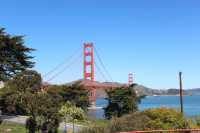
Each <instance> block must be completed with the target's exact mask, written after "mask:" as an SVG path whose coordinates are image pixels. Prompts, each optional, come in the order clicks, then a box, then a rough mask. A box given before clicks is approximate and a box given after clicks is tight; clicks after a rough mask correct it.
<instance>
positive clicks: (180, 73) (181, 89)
mask: <svg viewBox="0 0 200 133" xmlns="http://www.w3.org/2000/svg"><path fill="white" fill-rule="evenodd" d="M179 82H180V104H181V113H183V83H182V72H179Z"/></svg>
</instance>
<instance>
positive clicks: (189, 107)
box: [88, 95, 200, 119]
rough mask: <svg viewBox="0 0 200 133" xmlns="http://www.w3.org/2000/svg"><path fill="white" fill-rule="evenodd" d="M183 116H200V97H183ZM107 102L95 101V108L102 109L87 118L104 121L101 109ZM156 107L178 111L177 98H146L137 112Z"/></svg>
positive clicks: (90, 113)
mask: <svg viewBox="0 0 200 133" xmlns="http://www.w3.org/2000/svg"><path fill="white" fill-rule="evenodd" d="M183 103H184V114H185V115H186V116H187V117H194V116H198V115H199V116H200V95H194V96H184V98H183ZM107 104H108V102H107V101H106V100H105V99H103V98H99V99H97V101H96V106H97V107H102V108H101V109H96V110H90V111H89V113H88V114H89V116H90V117H92V118H99V119H104V118H105V117H104V110H103V107H106V106H107ZM158 107H168V108H175V109H177V110H178V109H180V100H179V96H147V97H146V98H144V99H142V102H141V103H140V104H139V110H140V111H142V110H145V109H150V108H158Z"/></svg>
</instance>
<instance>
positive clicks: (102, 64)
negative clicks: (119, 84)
mask: <svg viewBox="0 0 200 133" xmlns="http://www.w3.org/2000/svg"><path fill="white" fill-rule="evenodd" d="M94 50H95V53H96V55H97V58H98V60H99V61H100V63H101V66H102V67H103V69H104V71H105V73H106V74H107V75H108V77H109V78H110V80H111V81H112V82H113V78H112V76H111V75H110V73H109V72H108V71H107V69H106V67H105V65H104V63H103V61H102V60H101V57H100V55H99V53H98V51H97V49H96V47H94Z"/></svg>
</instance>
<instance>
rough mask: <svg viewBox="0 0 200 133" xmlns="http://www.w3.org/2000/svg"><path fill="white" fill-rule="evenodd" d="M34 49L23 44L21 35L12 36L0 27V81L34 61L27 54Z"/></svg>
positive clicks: (28, 66)
mask: <svg viewBox="0 0 200 133" xmlns="http://www.w3.org/2000/svg"><path fill="white" fill-rule="evenodd" d="M33 50H34V49H32V48H28V47H26V46H25V45H24V37H23V36H12V35H10V34H8V33H6V32H5V29H4V28H0V81H6V80H8V79H10V78H11V77H14V76H15V75H16V74H18V73H20V72H21V71H24V70H26V69H27V68H32V67H33V65H34V62H32V61H31V59H32V58H33V57H32V56H30V55H29V53H30V52H32V51H33Z"/></svg>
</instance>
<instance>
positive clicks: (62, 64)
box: [42, 48, 80, 78]
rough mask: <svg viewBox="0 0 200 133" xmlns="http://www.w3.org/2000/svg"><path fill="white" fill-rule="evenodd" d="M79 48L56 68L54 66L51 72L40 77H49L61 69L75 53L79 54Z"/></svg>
mask: <svg viewBox="0 0 200 133" xmlns="http://www.w3.org/2000/svg"><path fill="white" fill-rule="evenodd" d="M79 51H80V48H78V49H76V51H75V52H73V54H71V55H70V56H69V57H68V58H66V59H65V60H64V61H63V62H61V63H59V64H58V65H57V66H55V67H54V68H53V69H52V70H51V71H49V72H47V73H46V74H44V75H43V76H42V77H43V78H45V77H47V76H49V75H51V74H52V73H54V72H55V71H56V70H58V69H59V68H61V67H62V66H64V65H65V64H66V63H68V62H69V61H70V60H71V59H72V58H73V57H74V56H75V55H76V54H77V53H79Z"/></svg>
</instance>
